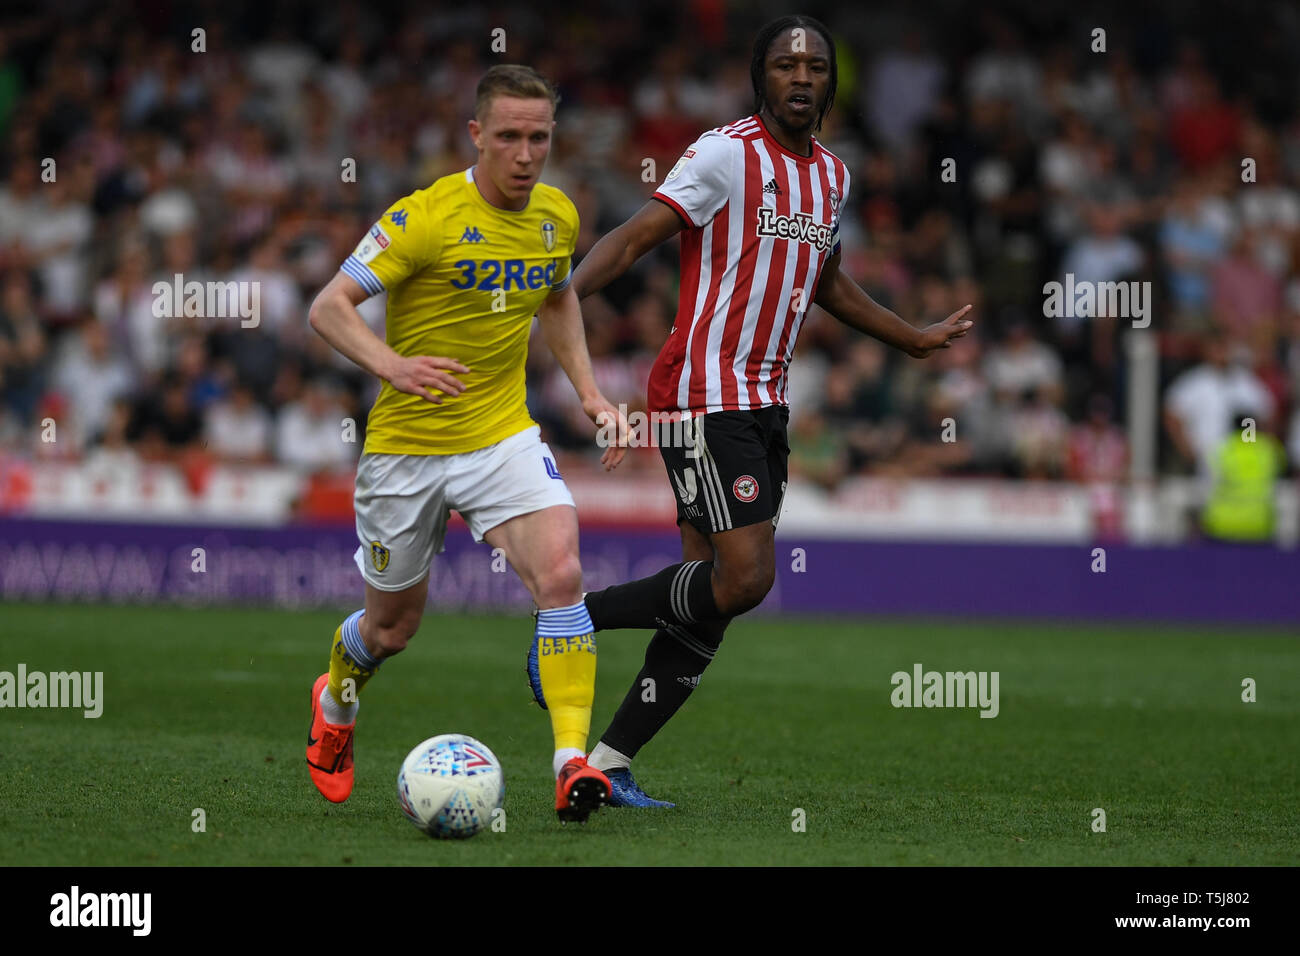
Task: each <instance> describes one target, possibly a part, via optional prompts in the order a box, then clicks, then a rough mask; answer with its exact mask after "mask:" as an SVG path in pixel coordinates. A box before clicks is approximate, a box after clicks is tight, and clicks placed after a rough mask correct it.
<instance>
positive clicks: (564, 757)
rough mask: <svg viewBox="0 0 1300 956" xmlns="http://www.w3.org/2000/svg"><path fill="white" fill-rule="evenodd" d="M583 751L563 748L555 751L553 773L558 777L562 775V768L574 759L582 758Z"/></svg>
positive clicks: (574, 748)
mask: <svg viewBox="0 0 1300 956" xmlns="http://www.w3.org/2000/svg"><path fill="white" fill-rule="evenodd" d="M581 756H582V751H581V750H579V749H578V748H577V747H561V748H560V749H559V750H557V751H555V756H554V757H553V758H552V759H551V772H552V773H554V774H555V775H556V776H557V777H558V776H559V775H560V768H561V767H563V766H564V765H565V764H566V763H568V762H569V761H570V760H572V759H573V758H574V757H581Z"/></svg>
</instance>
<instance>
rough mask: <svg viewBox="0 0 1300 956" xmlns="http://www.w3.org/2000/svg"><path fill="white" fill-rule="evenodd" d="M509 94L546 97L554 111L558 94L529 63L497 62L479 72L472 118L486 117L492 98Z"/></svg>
mask: <svg viewBox="0 0 1300 956" xmlns="http://www.w3.org/2000/svg"><path fill="white" fill-rule="evenodd" d="M497 96H513V97H515V98H516V99H521V100H548V101H549V102H550V104H551V112H552V113H554V112H555V107H556V105H557V104H558V103H559V102H560V95H559V94H558V93H556V92H555V87H553V86H551V84H550V83H548V82H547V81H546V78H545V77H544V76H542V74H540V73H538V72H537V71H536V70H534V69H533V68H532V67H531V66H523V65H521V64H518V63H499V64H497V65H496V66H494V67H492V69H490V70H488V71H487V72H486V73H484V74H483V79H481V80H479V81H478V90H477V92H476V93H475V99H474V118H475V119H476V120H478V121H479V122H480V123H481V122H483V118H484V117H485V116H487V111H488V107H490V106H491V105H492V99H493V97H497Z"/></svg>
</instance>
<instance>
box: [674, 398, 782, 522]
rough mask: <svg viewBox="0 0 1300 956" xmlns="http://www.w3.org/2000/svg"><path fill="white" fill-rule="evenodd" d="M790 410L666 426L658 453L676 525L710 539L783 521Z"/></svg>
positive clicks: (718, 414)
mask: <svg viewBox="0 0 1300 956" xmlns="http://www.w3.org/2000/svg"><path fill="white" fill-rule="evenodd" d="M789 421H790V409H789V408H788V407H786V406H784V405H769V406H767V407H766V408H759V409H754V410H752V411H734V412H711V413H709V414H707V415H699V416H695V417H693V418H688V419H686V420H685V421H682V422H673V423H671V424H669V423H661V424H660V426H659V428H658V429H657V438H658V441H659V452H660V454H661V455H663V459H664V466H665V467H666V468H667V469H668V480H669V482H671V484H672V486H673V494H674V495H675V496H676V498H677V523H678V524H680V523H681V522H683V521H689V522H690V523H691V524H692V525H694V526H695V527H696V528H697V529H698V530H699V531H701V532H703V533H704V534H705V535H710V534H714V533H717V532H721V531H730V530H732V529H733V528H743V527H745V526H746V525H751V524H758V522H760V521H771V522H772V526H773V527H775V526H776V523H777V520H778V519H779V518H780V516H781V501H782V499H783V498H784V497H785V485H786V480H787V478H788V477H789V469H788V466H787V460H788V459H789V457H790V443H789V440H788V438H787V425H788V424H789Z"/></svg>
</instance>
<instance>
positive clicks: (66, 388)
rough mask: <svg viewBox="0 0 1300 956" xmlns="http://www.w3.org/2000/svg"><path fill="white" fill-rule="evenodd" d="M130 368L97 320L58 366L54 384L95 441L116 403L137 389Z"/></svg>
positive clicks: (76, 338)
mask: <svg viewBox="0 0 1300 956" xmlns="http://www.w3.org/2000/svg"><path fill="white" fill-rule="evenodd" d="M134 381H135V376H133V375H132V374H131V366H130V364H129V363H128V362H127V361H126V360H125V359H124V358H122V357H121V356H120V355H119V354H118V353H117V351H116V350H115V349H114V348H113V347H112V345H111V344H110V342H109V340H108V330H107V329H106V328H105V327H104V325H103V323H101V322H98V321H96V320H94V319H91V320H89V321H88V322H86V323H84V324H83V325H82V326H81V328H80V329H79V330H78V331H77V332H76V333H75V335H74V336H73V337H72V339H71V341H70V342H69V344H68V345H67V347H66V348H65V349H64V351H63V354H62V355H60V356H59V358H58V360H57V361H56V362H55V365H54V374H53V383H54V387H55V389H57V390H58V391H60V392H62V393H63V394H64V395H65V396H66V397H67V399H68V404H69V405H70V407H71V408H72V409H73V412H74V414H76V416H77V418H78V419H79V420H80V422H81V427H82V430H83V433H84V434H85V435H86V436H87V438H91V439H93V438H94V436H96V435H98V434H99V433H100V432H101V431H103V429H104V426H105V424H106V423H107V422H108V416H109V412H110V411H111V409H112V407H113V402H114V401H116V400H117V399H119V398H122V397H124V396H126V395H128V394H129V393H130V391H131V389H132V387H133V385H134Z"/></svg>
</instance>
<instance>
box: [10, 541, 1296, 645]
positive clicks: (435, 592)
mask: <svg viewBox="0 0 1300 956" xmlns="http://www.w3.org/2000/svg"><path fill="white" fill-rule="evenodd" d="M356 548H357V539H356V535H355V533H354V531H353V529H352V528H351V527H349V526H339V525H328V526H325V525H322V526H306V525H295V526H289V527H277V528H239V527H208V526H198V525H195V526H181V525H170V524H167V525H164V524H129V523H112V522H94V523H89V522H70V521H47V520H30V519H22V520H18V519H0V601H37V602H48V603H64V602H73V601H85V602H101V601H102V602H154V601H167V602H176V603H182V604H195V605H201V604H265V605H275V606H281V607H312V606H342V607H354V606H357V604H358V603H359V602H360V600H361V597H362V586H361V577H360V574H359V573H358V571H357V567H356V564H355V563H354V560H353V553H354V551H355V550H356ZM200 549H201V550H200ZM679 553H680V552H679V550H678V540H677V536H676V534H675V533H673V532H672V531H669V530H665V531H664V532H646V531H634V530H627V529H616V528H601V527H597V528H584V529H583V531H582V562H583V569H584V576H585V581H584V586H585V587H586V588H588V589H593V588H600V587H604V586H606V585H608V584H614V583H617V582H620V581H626V580H631V579H633V578H637V577H641V576H644V575H647V574H651V573H653V572H655V571H658V570H659V569H661V568H663V567H665V566H666V565H668V564H671V563H674V562H675V561H677V560H680V557H679ZM1104 559H1105V570H1104V571H1101V570H1098V568H1099V567H1100V565H1099V561H1098V556H1097V554H1096V553H1095V551H1094V548H1093V546H1079V545H1050V546H1049V545H1010V544H986V543H978V544H976V543H951V542H948V543H936V542H924V543H923V542H885V541H860V540H823V539H805V538H801V537H798V536H786V535H782V536H781V537H780V538H779V539H778V542H777V580H776V585H775V587H774V588H773V590H772V593H771V594H769V596H768V598H767V600H766V601H765V602H764V604H763V606H762V610H763V611H767V612H773V613H790V614H817V613H826V614H900V615H912V614H922V615H934V616H940V617H947V616H958V615H960V616H963V617H977V616H984V617H1012V618H1014V617H1024V618H1049V619H1050V618H1057V619H1072V620H1089V619H1093V620H1144V621H1170V622H1196V621H1199V622H1206V623H1241V624H1250V623H1259V624H1265V623H1267V624H1275V625H1282V626H1288V625H1293V626H1300V552H1296V551H1283V550H1278V549H1275V548H1272V547H1265V548H1254V547H1228V546H1210V545H1200V546H1194V547H1193V546H1189V547H1178V548H1137V547H1128V546H1122V545H1107V546H1106V548H1105V554H1104ZM429 604H430V606H431V607H433V608H438V607H441V608H446V609H449V610H450V609H456V610H463V609H484V610H488V609H500V610H526V609H527V608H529V607H530V605H531V601H530V599H529V596H528V593H527V592H526V591H525V590H524V588H523V585H521V584H520V582H519V580H518V578H517V577H515V575H514V574H513V573H512V572H511V571H510V570H509V567H508V565H506V564H505V561H504V559H502V558H501V557H500V556H494V555H493V553H492V551H491V549H490V548H488V546H487V545H485V544H476V543H475V542H474V541H473V539H472V538H471V537H470V535H469V533H468V531H466V530H465V529H464V528H453V529H452V530H451V531H450V533H449V534H448V537H447V547H446V551H445V552H444V553H443V554H442V555H440V556H439V557H438V558H437V559H435V561H434V564H433V568H432V570H431V573H430V587H429Z"/></svg>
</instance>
